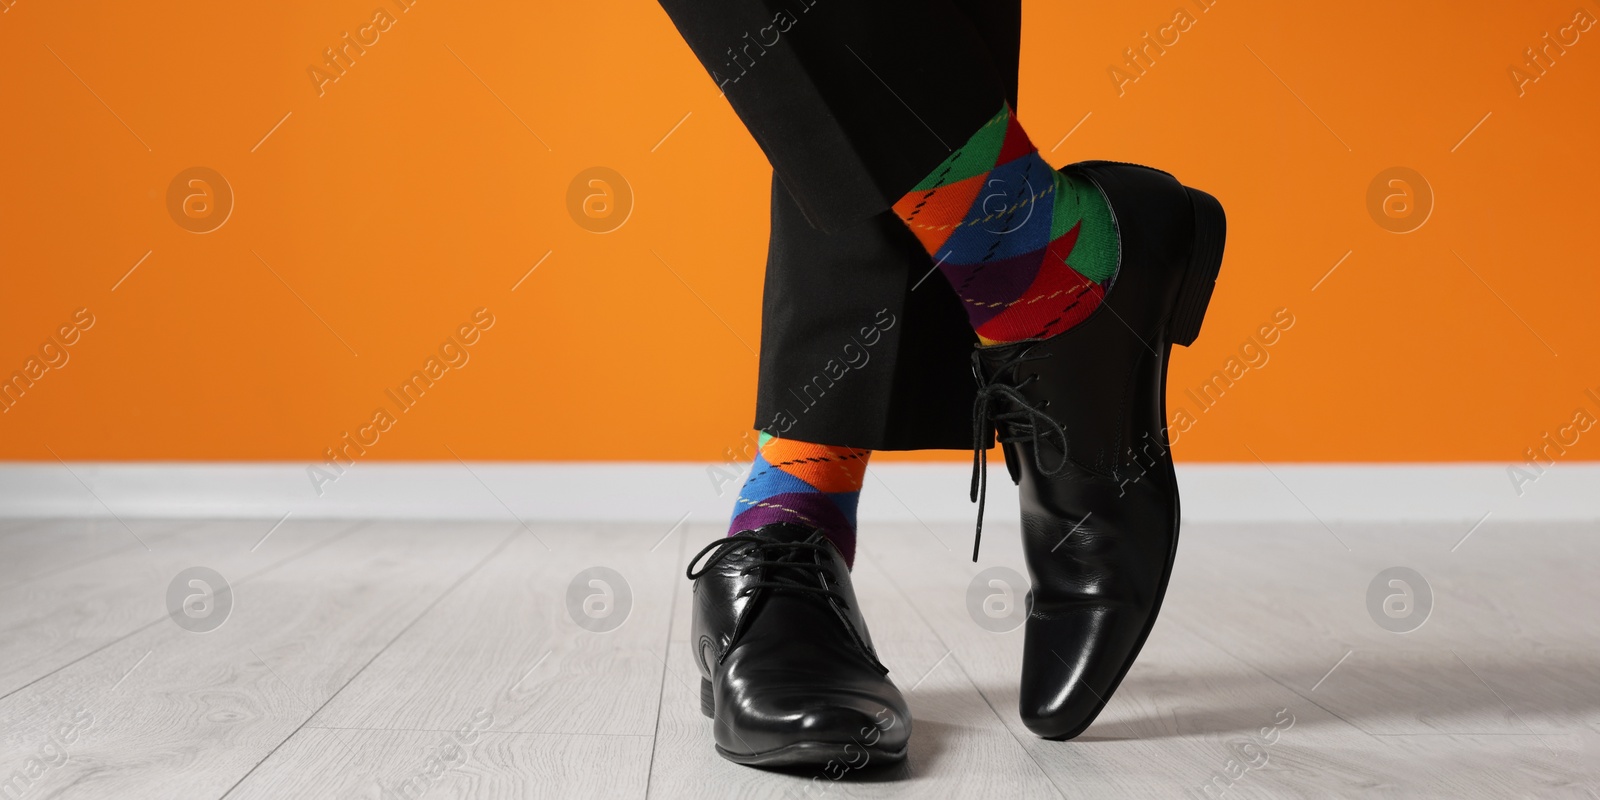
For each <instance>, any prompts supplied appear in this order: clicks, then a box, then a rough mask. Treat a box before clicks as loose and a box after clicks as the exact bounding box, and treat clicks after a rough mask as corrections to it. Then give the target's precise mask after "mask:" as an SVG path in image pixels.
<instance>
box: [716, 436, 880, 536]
mask: <svg viewBox="0 0 1600 800" xmlns="http://www.w3.org/2000/svg"><path fill="white" fill-rule="evenodd" d="M871 455H872V451H871V450H860V449H857V448H853V447H833V446H830V445H825V444H811V443H810V442H801V441H796V440H794V439H779V438H778V437H776V436H773V435H771V434H768V433H765V432H763V433H762V434H761V436H760V439H759V440H758V444H757V455H756V460H755V463H754V464H752V465H751V467H750V476H749V477H748V478H745V481H744V486H743V488H741V489H740V490H739V500H738V502H736V503H735V504H734V508H733V521H732V523H731V524H730V526H729V528H728V535H729V536H732V535H733V534H735V533H738V532H740V531H750V530H755V529H756V528H759V527H761V526H763V525H771V524H772V523H775V522H794V523H798V524H801V525H806V526H809V527H812V528H818V529H820V530H822V531H823V533H824V534H825V535H827V537H828V540H829V541H831V542H833V545H834V546H835V547H837V548H839V552H840V553H843V554H844V560H845V563H847V564H852V565H853V564H854V563H855V558H856V500H857V499H858V498H859V497H860V496H861V482H862V481H864V480H865V479H866V476H867V459H868V458H869V457H870V456H871Z"/></svg>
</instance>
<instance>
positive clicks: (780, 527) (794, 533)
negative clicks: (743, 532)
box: [755, 522, 825, 544]
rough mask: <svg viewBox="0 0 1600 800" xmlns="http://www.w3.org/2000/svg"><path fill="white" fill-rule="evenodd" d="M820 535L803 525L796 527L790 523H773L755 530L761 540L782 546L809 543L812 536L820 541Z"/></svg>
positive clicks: (819, 532)
mask: <svg viewBox="0 0 1600 800" xmlns="http://www.w3.org/2000/svg"><path fill="white" fill-rule="evenodd" d="M821 533H822V532H821V531H818V530H817V529H815V528H807V527H805V526H804V525H796V524H794V523H791V522H774V523H772V524H771V525H763V526H761V527H759V528H757V529H756V530H755V534H756V535H757V536H760V537H761V538H763V539H766V540H768V541H771V542H782V543H784V544H795V543H799V542H805V541H809V540H810V539H811V537H813V536H816V537H818V538H819V539H820V538H822V536H821ZM824 541H825V539H824Z"/></svg>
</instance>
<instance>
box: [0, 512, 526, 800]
mask: <svg viewBox="0 0 1600 800" xmlns="http://www.w3.org/2000/svg"><path fill="white" fill-rule="evenodd" d="M226 529H227V528H226V526H223V527H221V528H219V530H226ZM286 533H292V532H291V531H288V530H283V531H279V532H278V534H275V535H274V537H273V538H276V537H277V535H281V534H286ZM507 534H508V531H507V526H505V525H497V526H484V525H472V526H450V527H449V528H448V529H443V528H441V526H438V525H427V524H398V523H374V524H369V525H366V526H363V527H361V528H360V529H359V530H355V531H353V532H351V533H350V534H349V535H345V536H341V537H337V538H334V539H333V540H332V541H331V542H329V543H327V545H326V546H325V547H322V548H320V549H317V550H315V551H314V553H315V557H309V556H310V553H305V554H304V557H299V558H290V559H288V560H286V561H284V562H283V563H281V564H279V565H278V566H277V567H276V568H275V569H269V570H265V571H263V572H262V573H261V574H259V575H258V576H256V577H255V578H254V579H253V580H248V581H242V582H241V583H240V585H236V586H235V587H234V589H235V595H236V596H235V600H234V607H233V610H232V614H231V616H230V617H229V618H228V619H227V621H226V622H225V623H224V624H223V625H222V626H221V627H219V628H216V629H215V630H213V631H211V632H209V633H205V634H203V635H200V634H195V633H192V632H190V631H188V630H184V629H182V628H180V627H179V626H178V625H176V624H173V623H171V622H163V623H161V624H156V625H150V626H147V627H144V628H141V629H139V630H138V631H137V632H135V633H134V634H133V635H131V636H128V637H126V638H125V639H122V640H120V641H117V642H116V643H114V644H113V645H111V646H109V647H104V648H103V649H100V650H98V651H96V652H94V653H93V654H91V655H90V656H88V657H86V658H84V659H82V660H80V661H77V662H75V663H73V664H71V665H69V666H68V667H66V668H64V669H61V670H59V671H57V672H55V673H53V674H51V675H49V676H48V677H46V678H45V679H43V680H40V681H38V682H36V683H34V684H33V685H31V686H29V687H27V688H26V689H23V690H22V691H19V692H16V693H14V694H12V695H11V696H10V697H7V698H5V699H4V700H3V701H0V719H4V720H6V722H7V730H6V734H5V740H4V743H3V745H0V746H3V753H4V755H3V757H0V763H10V762H12V761H15V760H19V759H18V756H24V754H26V753H28V752H31V751H34V750H36V749H38V748H40V747H43V746H44V744H45V743H46V742H48V741H49V738H48V737H49V736H50V733H51V732H52V731H54V730H56V729H57V727H58V726H60V725H62V724H69V723H71V722H72V721H73V720H77V719H80V718H82V717H87V718H88V719H89V721H90V723H89V725H88V726H87V729H86V730H84V731H81V733H80V735H78V736H77V737H76V739H75V741H74V742H72V744H70V745H68V746H67V747H68V750H67V752H69V753H70V758H68V759H66V760H64V762H63V763H61V764H60V765H59V766H55V767H54V768H50V769H46V770H44V772H43V774H42V775H40V776H38V777H37V778H36V779H34V780H32V781H31V782H30V783H29V785H28V789H29V793H30V796H31V795H33V794H35V793H36V794H37V795H38V796H63V797H69V796H70V797H219V796H221V795H222V794H223V793H225V792H226V791H228V790H229V789H230V788H231V787H232V786H234V785H235V784H236V783H238V782H239V781H240V780H241V779H242V778H244V777H245V776H247V775H248V774H249V773H250V771H251V770H252V769H254V768H255V767H256V766H257V765H258V764H259V763H261V762H262V760H263V759H265V758H266V757H267V756H268V755H269V754H271V753H272V752H273V750H274V749H275V748H277V747H278V746H279V745H280V744H282V743H283V742H284V741H285V740H286V739H287V738H288V737H289V736H290V735H291V734H293V733H294V732H295V731H296V730H297V729H299V728H300V726H301V725H302V724H303V723H304V722H305V721H306V720H308V719H310V718H311V717H312V716H313V715H314V714H315V713H316V711H317V710H318V709H319V708H321V707H322V705H323V704H325V703H326V702H327V700H328V699H329V698H330V697H332V696H333V695H334V694H336V693H337V692H338V691H339V689H340V688H342V687H343V686H344V685H345V684H347V683H348V682H349V681H350V680H351V679H352V678H353V677H354V676H355V675H357V674H358V673H359V672H360V671H361V669H362V668H363V667H364V666H365V665H367V664H368V663H369V662H371V660H372V659H373V657H375V656H376V655H377V654H378V653H379V652H381V651H382V649H383V647H384V646H386V645H387V644H389V643H390V642H391V641H393V640H394V638H395V637H396V636H397V635H398V634H399V633H400V632H401V631H402V630H404V629H405V627H406V626H407V625H409V624H411V623H413V622H414V621H415V620H416V619H417V618H418V617H419V616H420V615H421V614H422V613H423V611H425V610H426V609H427V608H428V606H429V605H430V604H431V603H434V602H436V601H437V600H438V599H439V598H440V597H441V596H442V595H443V593H444V592H445V591H446V590H447V589H449V588H450V587H452V586H453V585H455V583H456V582H457V581H459V580H460V579H462V578H463V576H465V575H466V574H467V573H468V571H469V570H471V569H473V568H474V567H476V566H478V565H480V564H481V563H482V562H483V560H484V557H485V556H486V555H487V554H488V553H489V552H490V551H491V549H492V548H493V547H495V546H496V545H498V544H500V543H502V542H504V541H507ZM255 535H256V536H257V537H259V536H260V535H261V533H260V532H259V531H257V532H256V533H255ZM227 538H228V537H226V536H220V535H219V540H225V539H227ZM292 538H293V537H292V536H285V537H284V541H283V542H282V543H281V544H282V545H284V546H289V545H291V540H292ZM248 546H249V545H248V544H246V545H245V547H244V548H240V549H244V550H245V552H248V550H247V549H245V548H247V547H248ZM219 555H220V554H219ZM219 563H220V562H219ZM156 605H157V606H159V602H157V603H156ZM24 757H25V756H24Z"/></svg>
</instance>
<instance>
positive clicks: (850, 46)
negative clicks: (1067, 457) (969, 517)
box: [661, 0, 1021, 450]
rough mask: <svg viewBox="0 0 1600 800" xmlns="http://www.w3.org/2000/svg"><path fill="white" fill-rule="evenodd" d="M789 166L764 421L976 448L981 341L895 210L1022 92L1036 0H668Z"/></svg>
mask: <svg viewBox="0 0 1600 800" xmlns="http://www.w3.org/2000/svg"><path fill="white" fill-rule="evenodd" d="M661 4H662V7H663V8H665V9H666V11H667V14H668V15H669V16H670V17H671V18H672V21H673V24H675V25H676V26H677V28H678V31H679V33H681V34H682V35H683V38H684V40H685V41H687V42H688V44H689V46H690V49H691V50H693V51H694V53H695V55H696V56H697V57H698V58H699V59H700V62H701V64H702V65H703V66H704V67H705V68H706V70H707V71H708V72H709V73H710V74H711V77H712V80H714V81H715V82H716V83H717V84H718V86H719V88H721V90H722V91H723V92H724V93H725V94H726V96H727V98H728V101H729V103H730V104H731V105H732V106H733V109H734V111H735V112H736V113H738V115H739V117H740V119H741V120H742V121H743V122H744V124H745V126H746V128H748V129H749V131H750V133H751V135H752V136H754V137H755V140H756V142H757V143H758V144H759V145H760V146H761V148H762V150H763V152H765V153H766V155H767V158H768V160H769V161H771V163H772V166H773V172H774V175H773V185H772V232H771V240H770V244H769V247H768V253H767V272H766V287H765V292H764V297H763V302H762V325H761V365H760V379H759V384H758V388H757V397H756V420H755V426H754V427H755V428H757V429H759V430H763V431H766V432H768V433H771V434H774V435H777V436H782V437H785V438H791V439H799V440H802V441H808V442H817V443H820V444H830V445H840V446H850V447H866V448H871V449H875V450H913V449H924V448H943V449H970V448H971V447H972V445H973V441H972V420H971V414H972V403H973V399H974V392H975V388H976V387H975V384H974V380H973V376H972V368H971V354H972V347H973V345H975V344H976V343H977V338H976V336H975V335H974V334H973V332H972V328H971V326H970V325H969V324H968V322H967V317H966V314H965V311H964V310H963V309H962V307H961V301H960V300H959V299H958V298H957V297H956V294H955V292H954V291H953V290H952V289H951V288H950V286H949V285H948V284H947V283H946V282H945V280H944V278H943V276H941V275H934V274H933V272H935V271H936V270H935V267H934V264H933V262H932V260H931V259H930V258H929V257H928V255H927V253H926V252H925V251H924V250H923V248H922V245H921V244H920V243H919V242H918V241H917V239H916V237H915V236H914V235H912V233H911V232H910V231H909V230H907V229H906V228H905V226H904V225H903V224H902V223H901V222H900V220H899V219H898V218H896V217H895V215H894V213H893V212H892V211H890V210H889V208H890V206H891V205H892V204H893V203H894V202H895V201H897V200H898V199H899V198H900V197H901V196H902V195H904V194H905V193H906V192H908V191H909V190H910V189H911V188H912V187H913V186H915V185H916V184H917V183H918V182H919V181H921V180H922V178H923V177H925V176H926V175H927V174H928V173H929V172H931V171H932V170H933V168H934V167H936V166H938V165H939V163H940V162H941V161H943V160H944V159H945V158H946V157H947V156H948V155H949V154H950V153H951V152H952V150H953V149H954V148H955V147H958V146H960V145H961V144H962V143H964V142H965V141H966V139H967V138H968V137H969V136H970V135H971V134H972V132H974V131H976V130H977V129H978V127H979V126H980V125H982V124H983V123H984V122H986V121H987V120H988V119H989V118H991V117H993V116H994V115H995V114H996V113H998V112H999V111H1000V109H1001V103H1002V102H1004V101H1009V102H1010V103H1011V104H1012V106H1013V107H1015V105H1016V96H1017V55H1018V48H1019V40H1020V36H1021V0H994V1H992V2H985V1H984V0H932V1H931V2H912V1H911V0H661Z"/></svg>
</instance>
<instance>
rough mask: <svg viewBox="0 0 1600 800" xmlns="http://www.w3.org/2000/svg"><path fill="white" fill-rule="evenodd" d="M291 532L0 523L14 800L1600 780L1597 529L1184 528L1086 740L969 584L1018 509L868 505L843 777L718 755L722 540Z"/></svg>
mask: <svg viewBox="0 0 1600 800" xmlns="http://www.w3.org/2000/svg"><path fill="white" fill-rule="evenodd" d="M274 522H275V521H273V520H258V521H225V522H223V521H191V522H159V521H158V522H140V523H138V524H137V525H136V526H135V529H136V531H137V533H138V535H139V538H140V539H143V540H144V541H145V543H146V544H148V545H149V549H148V550H146V549H145V545H144V544H139V543H137V542H135V541H134V539H133V537H131V536H128V532H127V530H126V529H123V528H122V527H121V526H120V525H119V524H117V523H115V522H114V521H113V522H110V523H107V522H104V521H100V522H89V521H83V520H78V521H70V520H69V521H39V520H0V547H3V548H4V553H5V555H6V558H5V559H0V695H4V696H3V697H0V728H3V731H0V796H9V795H5V794H4V793H5V792H11V794H13V795H18V796H25V797H30V798H31V797H41V798H42V797H104V796H115V797H130V798H139V797H172V796H182V797H200V798H209V797H221V796H224V795H229V796H232V797H284V796H331V797H343V796H365V797H379V796H385V795H384V794H383V792H385V791H388V792H389V794H388V795H387V796H415V795H405V794H402V792H403V791H417V792H424V793H425V794H424V795H423V796H428V797H435V796H437V797H489V798H502V797H545V796H605V797H645V796H649V797H662V798H676V797H693V798H703V797H706V796H707V795H710V796H716V797H767V796H775V795H777V796H791V797H807V796H811V797H899V796H916V797H922V796H933V797H971V796H986V795H995V794H1004V795H1006V796H1018V797H1095V798H1099V797H1148V796H1173V795H1182V796H1191V797H1202V798H1204V797H1327V796H1349V795H1357V794H1360V795H1378V796H1408V797H1409V796H1423V797H1451V798H1455V797H1463V798H1470V797H1500V796H1529V795H1532V796H1552V797H1565V796H1571V797H1588V798H1596V797H1600V671H1597V670H1596V669H1595V667H1594V665H1595V664H1596V663H1600V621H1597V620H1596V618H1595V617H1594V616H1593V615H1592V614H1589V613H1587V609H1588V608H1591V607H1594V606H1596V605H1600V604H1597V602H1596V601H1600V585H1597V584H1595V583H1594V582H1593V581H1589V580H1587V578H1586V573H1585V572H1584V571H1583V569H1582V567H1583V565H1586V564H1589V563H1593V562H1594V561H1595V560H1597V557H1600V538H1597V537H1595V536H1594V534H1593V526H1571V525H1567V526H1562V525H1530V524H1517V525H1511V524H1499V523H1497V522H1496V521H1494V520H1487V521H1485V523H1484V524H1482V525H1481V526H1479V527H1477V528H1475V529H1472V530H1471V533H1470V535H1468V526H1449V525H1417V524H1400V523H1394V524H1387V525H1348V524H1339V525H1332V526H1324V525H1322V524H1321V523H1319V522H1317V521H1316V520H1314V519H1311V518H1308V519H1307V520H1306V521H1305V522H1304V523H1295V524H1289V525H1253V526H1252V525H1234V526H1225V527H1224V526H1190V527H1189V528H1188V529H1186V531H1185V535H1184V538H1183V541H1182V544H1181V546H1180V554H1179V560H1178V570H1177V573H1176V574H1175V576H1174V579H1173V583H1172V587H1171V590H1170V592H1169V595H1168V598H1167V604H1166V607H1165V609H1164V612H1163V615H1162V618H1161V621H1160V622H1159V623H1158V624H1157V626H1156V628H1155V630H1154V631H1153V633H1152V634H1151V637H1150V640H1149V642H1148V644H1147V645H1146V648H1145V651H1144V653H1143V655H1142V656H1141V658H1140V660H1139V661H1138V663H1137V664H1136V665H1135V666H1134V668H1133V669H1132V670H1131V671H1130V672H1129V675H1128V677H1127V679H1126V680H1125V682H1124V684H1123V686H1122V687H1121V689H1120V690H1119V691H1118V693H1117V694H1116V696H1114V697H1113V698H1112V699H1111V702H1110V704H1109V705H1108V706H1107V708H1106V709H1105V711H1104V712H1103V713H1102V715H1101V717H1100V718H1099V720H1098V721H1097V722H1096V724H1095V725H1094V726H1092V727H1091V728H1090V729H1089V731H1087V732H1086V733H1085V734H1084V735H1083V736H1081V737H1080V738H1079V739H1077V740H1075V741H1073V742H1066V743H1061V742H1045V741H1042V740H1039V739H1037V738H1035V737H1033V736H1032V734H1031V733H1029V732H1028V731H1027V730H1026V728H1024V727H1023V726H1022V725H1021V723H1020V720H1019V719H1018V717H1017V711H1016V701H1017V697H1016V691H1017V690H1016V682H1017V676H1018V673H1019V671H1020V662H1021V648H1022V632H1021V630H1020V629H1018V630H1009V631H1003V630H1002V631H995V630H990V629H989V628H986V627H985V626H984V625H983V624H980V622H983V621H984V620H985V619H986V618H985V617H983V614H982V609H981V607H980V608H979V609H978V610H977V611H974V609H973V608H972V607H971V605H970V602H971V600H970V597H971V596H970V595H969V588H970V587H971V586H972V585H973V582H974V580H975V579H977V578H978V577H979V575H980V574H984V575H985V578H987V577H989V575H988V574H987V573H984V571H985V570H990V569H993V568H997V567H1003V568H1006V569H1011V570H1013V571H1015V572H1016V573H1018V575H1017V576H1016V577H1018V578H1020V575H1021V573H1022V572H1023V570H1022V561H1021V550H1020V544H1019V542H1018V537H1017V531H1016V526H1015V523H1008V521H1004V520H1001V521H993V522H991V524H990V526H989V532H988V535H987V536H986V537H985V542H984V549H983V553H982V559H981V562H980V563H977V564H974V563H972V562H971V561H970V559H969V555H970V551H968V550H967V549H966V537H967V536H968V535H970V530H968V529H964V528H962V527H959V526H935V527H933V528H929V527H926V526H921V525H915V524H912V525H878V526H872V527H870V528H869V529H868V530H865V531H863V533H862V537H861V543H862V544H861V553H860V554H859V556H858V559H857V564H856V570H855V583H856V588H857V592H858V595H859V598H860V602H861V606H862V609H863V612H864V613H865V614H866V616H867V619H868V620H869V623H870V627H871V632H872V635H873V638H874V640H875V643H876V645H877V647H878V650H879V652H880V655H881V656H882V658H883V660H884V661H885V663H886V664H887V665H888V666H889V667H890V669H891V677H892V678H893V679H894V680H895V681H896V682H897V683H898V685H899V686H900V687H901V688H902V689H903V690H904V691H906V693H907V697H908V699H909V701H910V703H911V706H912V711H913V715H914V723H913V725H914V728H915V731H916V732H915V735H914V736H913V739H912V750H911V754H910V757H909V759H908V761H907V763H906V764H905V765H903V766H900V767H896V768H892V769H888V770H853V771H849V772H847V773H845V775H844V779H843V780H839V781H832V780H828V778H829V776H828V775H827V774H823V773H819V774H806V773H805V772H803V771H801V772H781V773H780V772H773V771H763V770H755V769H749V768H744V767H740V766H737V765H734V764H732V763H730V762H727V761H725V760H723V759H721V758H720V757H718V756H717V755H716V754H715V752H714V751H713V749H712V739H711V723H710V721H709V720H707V719H706V718H705V717H703V716H702V715H701V714H700V710H699V696H698V683H699V675H698V673H697V672H696V670H695V668H694V666H693V663H692V661H691V659H690V657H689V655H688V649H687V644H688V642H687V638H688V630H689V625H688V622H689V613H690V599H691V597H692V594H691V592H692V585H691V584H690V583H689V582H688V581H687V580H685V579H684V577H683V569H684V566H685V564H684V561H685V560H686V559H687V558H688V557H689V556H690V555H692V554H693V553H694V552H695V551H697V550H698V549H699V548H700V546H701V545H703V544H704V543H706V542H709V541H712V540H714V539H715V538H716V537H717V536H719V535H721V530H720V526H717V525H702V524H696V523H693V522H690V523H687V524H682V525H680V526H677V527H675V528H672V529H668V528H667V526H664V525H657V526H649V525H600V524H593V523H585V524H579V523H568V524H539V525H530V526H527V527H524V526H521V525H519V524H517V523H515V522H509V523H503V524H456V523H437V522H435V523H427V522H418V523H394V522H359V521H357V522H302V521H298V520H292V521H289V522H287V523H285V524H283V525H282V526H279V527H278V528H277V529H275V530H274V529H273V524H274ZM269 530H271V531H272V533H271V535H270V536H266V534H267V532H268V531H269ZM263 537H265V538H263ZM1346 548H1348V549H1346ZM193 566H207V567H211V568H213V569H215V570H217V571H218V572H220V573H221V574H222V575H223V576H225V578H226V580H228V581H229V583H230V584H231V586H232V590H233V591H232V593H231V598H232V600H233V602H234V607H233V610H232V613H231V615H230V616H228V617H227V619H226V622H224V623H223V624H222V625H221V627H219V628H217V629H215V630H213V631H211V632H208V633H204V634H199V633H193V632H190V631H187V630H184V629H182V628H181V627H180V626H179V625H178V624H175V622H174V621H173V620H172V619H169V617H168V609H167V607H166V602H167V601H166V593H167V590H168V586H169V584H171V583H172V582H173V579H174V577H175V576H177V575H178V573H179V571H181V570H183V569H185V568H188V567H193ZM1395 566H1404V567H1409V568H1411V569H1414V570H1416V572H1417V573H1418V574H1420V575H1422V576H1423V577H1424V580H1425V581H1426V583H1427V586H1428V590H1429V593H1430V594H1431V596H1432V600H1433V604H1432V610H1431V612H1430V614H1429V616H1428V617H1427V619H1426V622H1425V623H1423V624H1422V625H1421V626H1420V627H1417V628H1415V630H1411V631H1409V632H1406V633H1396V632H1393V631H1391V630H1388V629H1386V628H1385V627H1383V625H1380V624H1379V622H1380V620H1379V618H1378V617H1377V616H1375V612H1373V611H1372V610H1371V609H1370V608H1369V605H1368V597H1367V596H1368V588H1369V585H1370V584H1371V583H1372V582H1373V580H1374V578H1375V577H1376V576H1377V575H1378V574H1379V573H1380V572H1382V571H1383V570H1385V569H1388V568H1390V567H1395ZM600 567H603V568H605V569H607V570H610V571H609V572H593V571H591V570H592V569H593V568H600ZM597 578H603V579H604V581H606V582H607V583H605V584H594V585H591V584H589V583H587V581H588V580H590V579H597ZM7 580H9V581H10V582H9V583H7V582H6V581H7ZM611 584H615V585H611ZM622 586H626V588H627V594H628V595H629V597H630V598H631V600H630V603H629V607H628V608H627V610H626V612H625V613H622V612H620V611H619V610H618V606H617V605H616V601H617V599H618V597H619V596H620V595H618V593H617V592H616V589H618V588H620V587H622ZM597 587H598V588H597ZM978 588H979V590H980V591H979V592H978V594H977V596H978V597H979V598H980V599H981V598H982V597H984V596H985V595H987V594H990V593H992V592H993V589H992V588H991V587H990V586H988V585H987V584H983V583H980V584H979V587H978ZM1019 588H1020V587H1019ZM607 592H609V593H610V595H609V597H610V600H609V602H610V603H611V605H610V606H609V608H610V610H611V611H612V612H614V613H617V614H618V615H617V616H611V615H608V614H606V613H600V612H604V611H605V610H606V609H607V607H608V606H607ZM585 600H588V601H589V603H590V611H591V612H593V613H584V611H583V608H584V601H585ZM610 621H616V622H620V624H619V625H615V626H612V625H610V624H608V623H609V622H610ZM580 623H582V624H580ZM585 626H588V627H585ZM991 627H992V626H991ZM19 781H20V782H19Z"/></svg>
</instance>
